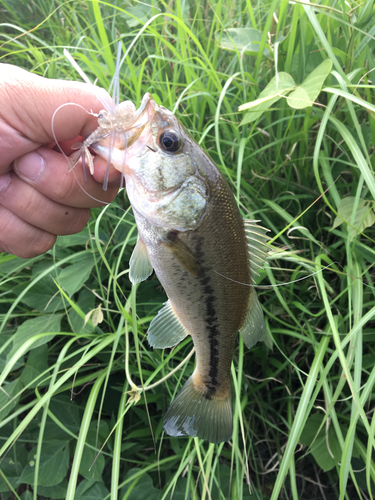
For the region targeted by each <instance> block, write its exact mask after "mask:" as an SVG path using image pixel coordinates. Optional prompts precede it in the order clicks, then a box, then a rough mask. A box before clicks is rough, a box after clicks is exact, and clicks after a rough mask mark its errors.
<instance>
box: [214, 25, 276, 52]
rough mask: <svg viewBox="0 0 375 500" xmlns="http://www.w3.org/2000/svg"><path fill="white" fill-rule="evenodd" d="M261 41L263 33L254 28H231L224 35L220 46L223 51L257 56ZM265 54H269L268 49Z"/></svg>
mask: <svg viewBox="0 0 375 500" xmlns="http://www.w3.org/2000/svg"><path fill="white" fill-rule="evenodd" d="M261 40H262V32H261V31H259V30H256V29H254V28H229V29H227V30H225V32H224V33H223V34H222V36H221V38H220V41H219V43H218V45H219V47H220V48H221V49H225V50H233V51H235V50H238V51H239V52H245V53H251V54H254V55H256V54H257V53H258V51H259V44H260V42H261ZM265 52H267V54H269V50H268V49H266V50H265ZM265 55H266V54H265Z"/></svg>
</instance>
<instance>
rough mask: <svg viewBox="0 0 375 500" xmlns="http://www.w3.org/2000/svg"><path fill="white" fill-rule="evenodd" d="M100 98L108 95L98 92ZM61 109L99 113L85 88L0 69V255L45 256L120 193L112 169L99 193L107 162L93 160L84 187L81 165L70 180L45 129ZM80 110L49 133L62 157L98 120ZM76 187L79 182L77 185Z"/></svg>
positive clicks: (63, 113) (61, 117)
mask: <svg viewBox="0 0 375 500" xmlns="http://www.w3.org/2000/svg"><path fill="white" fill-rule="evenodd" d="M102 95H103V96H105V95H106V96H107V99H110V97H109V95H108V94H106V93H105V92H104V91H103V94H102ZM66 102H74V103H77V104H80V105H81V106H82V107H83V108H84V109H86V110H88V111H91V110H92V111H93V112H94V113H99V111H100V110H101V109H102V108H103V105H102V104H101V102H100V101H99V99H98V98H97V95H96V93H95V92H94V90H93V88H92V87H91V86H90V85H87V84H84V83H80V82H68V81H61V80H49V79H46V78H42V77H40V76H37V75H33V74H31V73H28V72H27V71H24V70H22V69H20V68H17V67H15V66H11V65H9V64H0V252H9V253H12V254H15V255H18V256H19V257H23V258H30V257H34V256H37V255H40V254H42V253H44V252H46V251H48V250H49V249H50V248H52V246H53V245H54V243H55V241H56V236H57V235H67V234H74V233H77V232H79V231H81V230H82V229H83V228H84V227H85V225H86V224H87V222H88V220H89V217H90V208H91V207H97V206H102V204H101V203H99V202H98V201H95V200H93V199H92V198H90V197H89V196H87V194H85V193H84V192H83V191H82V189H81V187H80V185H79V183H80V184H81V185H82V186H83V187H84V189H85V191H87V193H89V195H90V196H92V197H94V198H96V199H97V200H102V201H103V202H104V203H109V202H111V201H112V200H113V199H114V197H115V196H116V194H117V191H118V184H119V183H118V180H119V177H120V173H119V172H117V171H115V170H114V169H112V168H111V170H110V176H109V181H110V183H112V184H109V186H108V190H107V191H103V190H102V184H101V183H102V181H103V178H104V173H105V170H106V166H107V164H106V161H104V160H102V159H100V158H96V159H95V162H94V164H95V174H94V177H91V175H90V174H88V176H87V177H88V179H87V180H88V182H87V183H85V181H84V175H83V170H82V165H81V161H80V162H79V164H78V165H77V166H76V167H75V169H74V173H73V172H70V173H68V172H67V168H68V162H67V160H66V158H65V157H64V155H63V154H62V153H61V151H60V150H59V149H58V148H57V147H56V144H55V139H54V136H53V132H52V128H51V120H52V116H53V114H54V112H55V110H56V109H57V108H58V107H59V106H61V105H62V104H64V103H66ZM84 109H82V108H80V107H78V106H63V107H62V108H61V109H60V110H59V111H58V112H57V113H56V116H55V120H54V132H55V136H56V139H57V141H58V143H59V144H60V146H61V147H62V149H63V150H64V152H65V154H67V155H70V154H71V153H72V150H71V145H72V144H73V143H75V142H79V141H82V138H84V137H86V136H87V135H89V134H90V133H91V132H93V131H94V130H95V128H96V127H97V118H96V117H95V116H93V115H91V114H88V113H87V112H85V111H84ZM78 181H79V182H78Z"/></svg>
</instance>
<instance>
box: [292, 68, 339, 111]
mask: <svg viewBox="0 0 375 500" xmlns="http://www.w3.org/2000/svg"><path fill="white" fill-rule="evenodd" d="M331 69H332V62H331V61H330V59H326V60H325V61H323V62H322V63H321V64H319V66H318V67H317V68H315V69H314V71H312V72H311V73H310V74H309V75H308V76H307V77H306V78H305V80H304V81H303V82H302V84H301V85H300V86H299V87H297V88H296V90H294V91H293V92H291V93H290V94H289V96H288V99H287V102H288V104H289V106H290V107H292V108H295V109H303V108H307V107H308V106H312V105H313V104H314V102H315V100H316V98H317V97H318V95H319V94H320V92H321V90H322V86H323V83H324V81H325V79H326V78H327V76H328V75H329V74H330V72H331Z"/></svg>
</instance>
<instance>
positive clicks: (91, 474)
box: [79, 420, 109, 481]
mask: <svg viewBox="0 0 375 500" xmlns="http://www.w3.org/2000/svg"><path fill="white" fill-rule="evenodd" d="M97 427H98V422H97V421H92V422H91V424H90V429H89V431H88V433H87V436H86V443H88V444H91V445H92V446H94V447H95V449H94V450H93V449H92V448H89V447H88V446H85V448H84V450H83V453H82V459H81V463H80V466H79V473H80V474H81V475H82V476H83V477H85V478H86V479H88V480H90V481H101V480H102V472H103V469H104V465H105V459H104V455H103V454H102V453H100V454H99V456H97V455H98V453H99V449H100V446H101V444H102V443H103V442H104V441H105V439H106V438H107V436H108V433H109V429H108V425H107V423H106V422H105V421H103V420H102V421H101V422H100V430H99V435H98V434H97Z"/></svg>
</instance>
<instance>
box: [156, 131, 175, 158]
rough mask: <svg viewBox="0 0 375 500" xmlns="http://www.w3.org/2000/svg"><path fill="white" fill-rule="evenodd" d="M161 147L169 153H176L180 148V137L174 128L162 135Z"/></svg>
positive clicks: (160, 139)
mask: <svg viewBox="0 0 375 500" xmlns="http://www.w3.org/2000/svg"><path fill="white" fill-rule="evenodd" d="M159 143H160V147H161V148H162V149H164V151H168V152H169V153H175V152H176V151H177V150H178V149H180V138H179V136H178V135H177V134H176V132H174V131H173V130H166V131H165V132H163V133H162V134H161V135H160V138H159Z"/></svg>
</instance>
